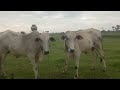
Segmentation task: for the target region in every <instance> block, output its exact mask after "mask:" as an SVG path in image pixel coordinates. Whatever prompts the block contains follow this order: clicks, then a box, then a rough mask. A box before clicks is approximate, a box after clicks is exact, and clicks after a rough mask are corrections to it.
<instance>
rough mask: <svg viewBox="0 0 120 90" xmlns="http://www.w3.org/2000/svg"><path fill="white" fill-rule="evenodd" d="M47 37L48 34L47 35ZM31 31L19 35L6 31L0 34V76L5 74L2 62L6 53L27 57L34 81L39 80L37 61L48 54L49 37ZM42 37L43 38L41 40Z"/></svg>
mask: <svg viewBox="0 0 120 90" xmlns="http://www.w3.org/2000/svg"><path fill="white" fill-rule="evenodd" d="M47 35H49V34H47ZM47 35H46V34H40V33H39V32H38V31H33V32H31V33H29V34H20V33H17V32H13V31H11V30H7V31H4V32H1V33H0V74H3V75H4V74H5V71H4V60H5V57H6V55H7V54H8V53H11V54H13V55H15V56H16V57H17V56H21V55H24V56H28V57H29V59H30V61H31V63H32V66H33V71H34V74H35V79H37V78H39V74H38V63H39V59H41V58H42V56H43V55H44V54H45V55H46V54H49V49H48V48H49V47H48V46H49V45H48V44H49V43H48V42H49V36H47ZM43 37H44V38H43Z"/></svg>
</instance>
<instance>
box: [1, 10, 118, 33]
mask: <svg viewBox="0 0 120 90" xmlns="http://www.w3.org/2000/svg"><path fill="white" fill-rule="evenodd" d="M119 23H120V11H0V31H5V30H6V29H11V30H13V31H25V32H30V27H31V25H32V24H36V25H37V26H38V31H39V32H42V31H50V32H63V31H67V30H78V29H82V28H96V29H99V30H101V29H102V27H103V28H104V29H106V30H108V29H109V30H111V27H112V26H113V25H117V24H119Z"/></svg>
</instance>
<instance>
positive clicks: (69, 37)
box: [61, 31, 83, 53]
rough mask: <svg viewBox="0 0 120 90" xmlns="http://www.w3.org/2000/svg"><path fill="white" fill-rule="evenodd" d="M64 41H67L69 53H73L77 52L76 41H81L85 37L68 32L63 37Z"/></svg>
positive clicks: (66, 46) (66, 45)
mask: <svg viewBox="0 0 120 90" xmlns="http://www.w3.org/2000/svg"><path fill="white" fill-rule="evenodd" d="M61 39H62V40H65V48H66V49H67V50H68V52H71V53H73V52H74V51H75V41H76V40H81V39H83V37H82V36H81V35H76V33H75V32H73V31H67V32H66V33H65V34H64V35H63V36H62V37H61Z"/></svg>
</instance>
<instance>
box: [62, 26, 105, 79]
mask: <svg viewBox="0 0 120 90" xmlns="http://www.w3.org/2000/svg"><path fill="white" fill-rule="evenodd" d="M62 39H63V40H64V46H65V50H66V54H67V57H68V58H69V57H72V58H75V59H76V65H75V69H76V73H75V76H74V78H78V68H79V60H80V54H81V53H84V54H87V53H88V51H89V50H91V51H92V53H93V55H94V56H95V60H94V62H93V65H92V68H91V69H95V62H96V58H97V56H99V57H100V60H101V62H102V63H103V70H104V71H105V70H106V64H105V60H104V52H103V46H102V35H101V32H100V31H98V30H96V29H93V28H90V29H84V30H79V31H67V32H66V33H65V34H64V35H63V36H62ZM68 58H67V59H68ZM67 59H65V67H64V72H65V71H66V70H67V64H68V60H67Z"/></svg>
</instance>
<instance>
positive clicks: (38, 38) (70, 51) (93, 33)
mask: <svg viewBox="0 0 120 90" xmlns="http://www.w3.org/2000/svg"><path fill="white" fill-rule="evenodd" d="M61 39H62V40H64V48H65V53H66V58H65V65H64V71H63V72H66V70H67V65H68V59H69V58H70V57H71V58H73V59H75V60H76V63H75V71H76V72H75V76H74V78H78V69H79V60H80V55H81V53H84V54H87V53H88V51H90V50H91V52H92V54H93V57H94V61H93V65H92V68H91V69H95V62H96V58H97V57H99V58H100V61H101V63H102V64H103V71H105V70H106V63H105V60H104V52H103V45H102V35H101V32H100V31H99V30H96V29H93V28H90V29H84V30H78V31H67V32H65V33H64V35H62V37H61ZM50 41H55V39H54V38H53V37H51V36H50V35H49V33H48V32H44V33H39V32H38V31H37V30H33V31H32V32H31V33H28V34H26V33H24V32H21V33H18V32H14V31H11V30H7V31H4V32H1V33H0V74H1V75H5V71H4V61H5V57H6V56H7V54H9V53H10V54H12V55H14V56H16V57H19V56H27V57H28V58H29V59H30V61H31V63H32V68H33V71H34V74H35V79H38V78H39V73H38V65H39V61H40V60H42V57H43V56H45V55H47V54H49V53H50V52H49V42H50Z"/></svg>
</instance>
